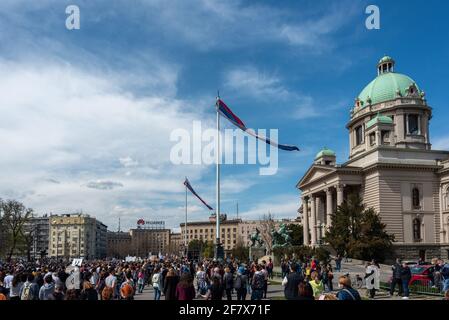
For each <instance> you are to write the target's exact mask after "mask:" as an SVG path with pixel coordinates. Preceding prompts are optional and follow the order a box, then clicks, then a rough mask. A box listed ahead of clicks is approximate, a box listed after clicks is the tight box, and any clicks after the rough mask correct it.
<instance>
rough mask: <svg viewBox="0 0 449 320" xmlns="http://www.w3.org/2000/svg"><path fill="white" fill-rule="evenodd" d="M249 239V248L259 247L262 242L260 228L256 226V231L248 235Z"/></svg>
mask: <svg viewBox="0 0 449 320" xmlns="http://www.w3.org/2000/svg"><path fill="white" fill-rule="evenodd" d="M249 239H250V240H251V246H250V247H251V248H254V247H257V248H260V247H262V246H263V244H264V242H263V240H262V239H261V237H260V230H259V229H258V228H256V231H255V232H253V233H252V234H251V235H250V238H249Z"/></svg>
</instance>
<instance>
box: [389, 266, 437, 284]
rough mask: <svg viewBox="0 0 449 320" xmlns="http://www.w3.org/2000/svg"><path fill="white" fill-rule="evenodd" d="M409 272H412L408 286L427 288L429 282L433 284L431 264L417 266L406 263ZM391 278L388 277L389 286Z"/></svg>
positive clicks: (432, 267)
mask: <svg viewBox="0 0 449 320" xmlns="http://www.w3.org/2000/svg"><path fill="white" fill-rule="evenodd" d="M407 264H408V266H409V268H410V271H411V272H412V277H411V279H410V282H409V285H410V286H412V285H420V286H429V285H430V282H431V281H432V282H433V271H434V268H435V267H434V266H433V265H431V264H426V265H418V264H416V263H415V264H409V263H407ZM392 280H393V277H392V276H390V277H389V279H388V284H391V281H392Z"/></svg>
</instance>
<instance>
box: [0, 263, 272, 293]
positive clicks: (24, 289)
mask: <svg viewBox="0 0 449 320" xmlns="http://www.w3.org/2000/svg"><path fill="white" fill-rule="evenodd" d="M272 271H273V262H272V261H271V259H269V261H263V262H262V263H260V264H258V263H255V262H252V263H248V264H243V263H239V262H237V261H236V260H234V259H228V260H226V261H220V262H218V261H216V260H213V259H204V260H202V261H200V262H196V263H194V262H193V261H188V260H187V259H183V258H177V257H166V258H164V259H159V260H156V261H154V260H152V261H150V260H141V261H134V262H126V261H122V260H116V259H113V260H109V261H84V262H83V263H82V265H81V266H79V267H73V266H70V264H67V263H64V262H62V261H56V260H54V259H53V260H51V259H50V260H48V259H47V260H45V261H41V262H38V263H27V262H21V261H16V262H14V261H13V262H9V263H2V264H0V300H133V299H134V297H135V295H136V294H142V293H143V290H144V288H145V287H146V286H151V287H152V288H153V292H154V297H153V298H154V299H155V300H159V299H161V298H162V297H163V298H164V299H165V300H192V299H195V298H197V299H209V300H222V299H227V300H231V299H232V298H233V295H236V298H237V300H246V299H247V298H249V299H252V300H260V299H263V298H266V296H267V288H268V280H269V278H270V277H272ZM73 273H76V275H77V277H76V278H74V279H76V283H72V284H67V281H68V278H69V277H70V276H71V275H73Z"/></svg>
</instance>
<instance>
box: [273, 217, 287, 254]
mask: <svg viewBox="0 0 449 320" xmlns="http://www.w3.org/2000/svg"><path fill="white" fill-rule="evenodd" d="M290 233H291V231H290V230H288V229H287V226H286V225H285V224H284V223H282V224H281V225H280V226H279V230H277V231H276V230H273V231H272V232H271V236H272V239H273V249H274V248H278V247H286V246H289V245H291V242H292V237H291V236H290Z"/></svg>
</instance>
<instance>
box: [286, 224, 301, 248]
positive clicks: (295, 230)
mask: <svg viewBox="0 0 449 320" xmlns="http://www.w3.org/2000/svg"><path fill="white" fill-rule="evenodd" d="M287 229H288V230H289V231H291V232H290V237H291V238H292V243H291V245H292V246H301V245H302V244H303V243H304V240H303V238H304V233H303V227H302V225H299V224H293V223H292V224H289V225H287Z"/></svg>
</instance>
